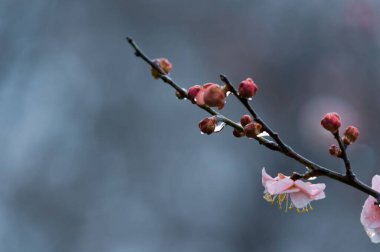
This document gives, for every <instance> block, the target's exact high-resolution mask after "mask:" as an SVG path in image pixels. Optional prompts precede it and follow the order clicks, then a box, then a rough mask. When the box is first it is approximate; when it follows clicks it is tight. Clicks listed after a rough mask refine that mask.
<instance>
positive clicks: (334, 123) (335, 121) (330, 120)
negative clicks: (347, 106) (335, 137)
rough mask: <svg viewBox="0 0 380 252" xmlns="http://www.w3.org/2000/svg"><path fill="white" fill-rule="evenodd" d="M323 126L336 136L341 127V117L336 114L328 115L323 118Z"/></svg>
mask: <svg viewBox="0 0 380 252" xmlns="http://www.w3.org/2000/svg"><path fill="white" fill-rule="evenodd" d="M321 125H322V126H323V128H325V129H326V130H328V131H330V132H331V133H333V134H334V133H336V132H337V131H338V129H339V127H340V125H341V122H340V116H339V115H338V114H337V113H335V112H332V113H327V114H326V115H325V116H324V117H323V119H322V121H321Z"/></svg>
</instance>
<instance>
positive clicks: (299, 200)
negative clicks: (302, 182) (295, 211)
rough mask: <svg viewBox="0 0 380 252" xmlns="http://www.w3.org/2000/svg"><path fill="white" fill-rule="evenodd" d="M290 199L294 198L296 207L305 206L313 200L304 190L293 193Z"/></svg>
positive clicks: (293, 201)
mask: <svg viewBox="0 0 380 252" xmlns="http://www.w3.org/2000/svg"><path fill="white" fill-rule="evenodd" d="M290 199H291V200H292V203H293V205H294V206H295V207H296V208H304V207H306V206H307V204H309V203H310V201H311V199H310V198H309V196H308V195H307V194H306V193H304V192H302V191H300V192H295V193H291V194H290Z"/></svg>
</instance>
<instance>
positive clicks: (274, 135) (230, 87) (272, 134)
mask: <svg viewBox="0 0 380 252" xmlns="http://www.w3.org/2000/svg"><path fill="white" fill-rule="evenodd" d="M220 79H221V80H222V81H223V82H224V83H225V84H226V85H227V86H228V90H229V91H231V93H233V94H234V95H235V96H236V98H237V99H238V100H239V101H240V102H241V103H242V104H243V106H244V107H245V108H246V109H247V110H248V111H249V113H250V114H251V115H252V117H253V119H254V120H255V121H256V122H258V123H260V124H261V125H262V126H263V130H264V131H266V132H267V133H268V134H269V136H270V137H271V138H272V139H273V140H274V141H275V142H276V143H277V144H278V145H279V146H280V147H281V149H282V150H283V151H285V152H287V151H289V147H288V146H287V145H286V144H285V143H284V142H283V141H282V140H281V138H280V136H279V135H278V133H276V132H274V131H273V130H272V129H271V128H270V127H269V126H268V125H267V124H266V123H265V122H264V121H263V120H262V119H261V118H260V117H259V115H258V114H257V113H256V112H255V111H254V110H253V108H252V107H251V105H250V104H249V102H248V100H247V99H245V98H242V97H241V96H240V95H239V94H238V92H237V91H236V89H235V87H234V86H233V85H232V84H231V82H230V81H229V79H228V78H227V76H225V75H223V74H221V75H220Z"/></svg>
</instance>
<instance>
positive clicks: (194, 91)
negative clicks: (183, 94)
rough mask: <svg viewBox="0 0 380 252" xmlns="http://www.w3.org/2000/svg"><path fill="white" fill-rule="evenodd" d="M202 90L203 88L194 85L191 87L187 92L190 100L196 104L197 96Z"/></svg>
mask: <svg viewBox="0 0 380 252" xmlns="http://www.w3.org/2000/svg"><path fill="white" fill-rule="evenodd" d="M202 88H203V87H202V86H199V85H194V86H192V87H190V88H189V90H188V91H187V95H188V96H189V99H190V100H191V101H192V102H193V103H194V99H195V97H196V96H197V94H198V93H199V91H201V89H202Z"/></svg>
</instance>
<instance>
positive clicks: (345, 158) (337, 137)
mask: <svg viewBox="0 0 380 252" xmlns="http://www.w3.org/2000/svg"><path fill="white" fill-rule="evenodd" d="M333 135H334V138H335V140H336V141H337V142H338V144H339V148H340V150H341V151H342V154H341V155H340V158H342V159H343V161H344V166H345V167H346V175H347V177H349V178H355V174H354V173H353V171H352V168H351V163H350V160H349V159H348V156H347V151H346V148H347V146H346V145H345V144H344V143H343V141H342V138H341V137H340V134H339V131H337V132H336V133H334V134H333Z"/></svg>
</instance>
